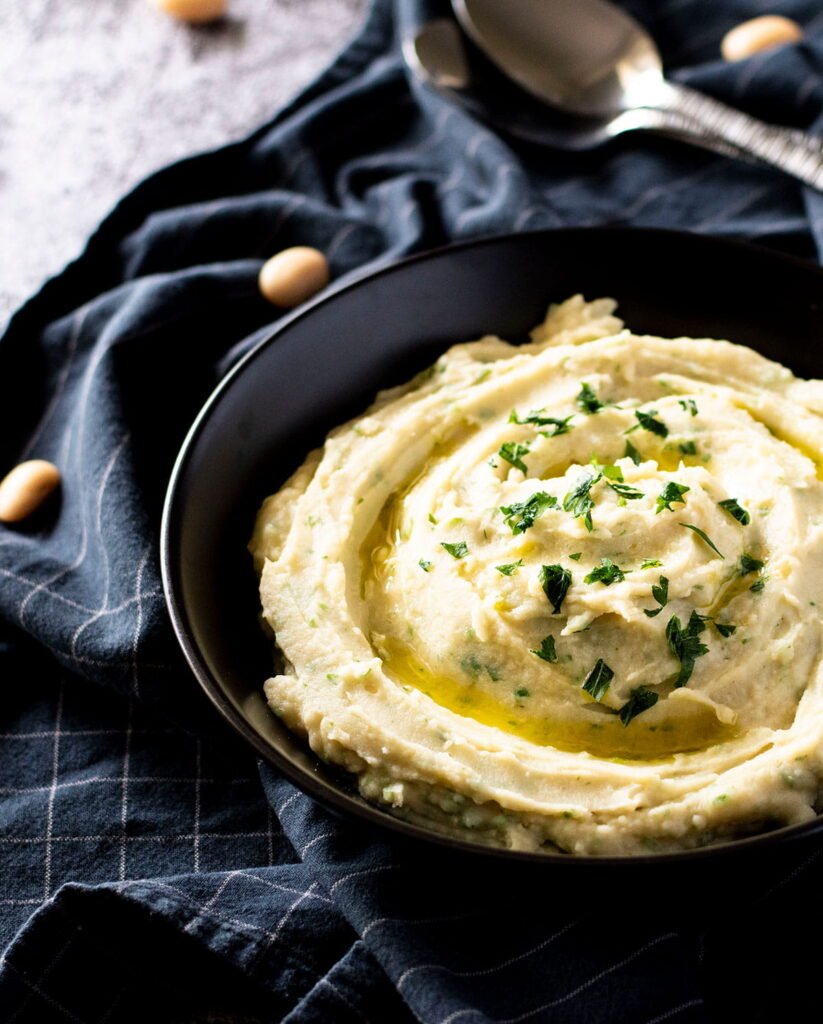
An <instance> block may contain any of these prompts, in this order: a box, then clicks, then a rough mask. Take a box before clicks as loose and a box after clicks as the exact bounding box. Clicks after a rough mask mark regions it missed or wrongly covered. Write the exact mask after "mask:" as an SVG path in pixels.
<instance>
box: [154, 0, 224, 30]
mask: <svg viewBox="0 0 823 1024" xmlns="http://www.w3.org/2000/svg"><path fill="white" fill-rule="evenodd" d="M151 3H152V4H153V5H154V6H155V7H157V8H158V10H161V11H163V13H164V14H168V15H171V17H172V18H177V20H178V21H188V22H190V23H191V24H202V23H204V22H207V21H217V19H218V18H222V17H223V16H224V15H225V13H226V8H227V7H228V0H151Z"/></svg>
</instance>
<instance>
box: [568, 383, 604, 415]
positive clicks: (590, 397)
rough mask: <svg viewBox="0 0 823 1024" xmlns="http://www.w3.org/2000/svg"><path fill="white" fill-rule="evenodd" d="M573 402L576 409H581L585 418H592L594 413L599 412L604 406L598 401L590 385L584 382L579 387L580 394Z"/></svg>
mask: <svg viewBox="0 0 823 1024" xmlns="http://www.w3.org/2000/svg"><path fill="white" fill-rule="evenodd" d="M575 402H576V403H577V407H578V409H581V410H582V411H583V412H584V413H586V415H587V416H593V415H594V414H595V413H596V412H600V410H601V409H602V408H603V406H604V405H605V403H604V402H601V401H600V400H599V399H598V397H597V395H596V394H595V393H594V390H593V389H592V387H591V385H590V384H586V383H585V382H584V383H583V384H581V385H580V394H579V395H578V396H577V398H575Z"/></svg>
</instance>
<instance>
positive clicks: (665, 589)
mask: <svg viewBox="0 0 823 1024" xmlns="http://www.w3.org/2000/svg"><path fill="white" fill-rule="evenodd" d="M652 597H653V598H654V599H655V601H657V603H658V604H659V605H660V607H659V608H653V609H652V610H651V611H648V610H647V609H646V608H644V609H643V614H644V615H647V616H648V617H649V618H650V619H653V618H654V617H655V615H659V614H660V613H661V612H662V611H663V609H664V608H665V607H666V605H667V604H668V603H669V581H668V580H667V579H666V577H665V576H661V577H660V578H659V582H658V583H655V584H654V585H653V586H652Z"/></svg>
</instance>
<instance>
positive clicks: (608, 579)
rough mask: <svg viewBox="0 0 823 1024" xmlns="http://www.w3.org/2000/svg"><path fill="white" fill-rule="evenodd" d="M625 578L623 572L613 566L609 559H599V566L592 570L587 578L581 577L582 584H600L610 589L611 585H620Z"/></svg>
mask: <svg viewBox="0 0 823 1024" xmlns="http://www.w3.org/2000/svg"><path fill="white" fill-rule="evenodd" d="M625 578H626V574H625V572H624V571H623V570H622V569H621V568H620V566H619V565H615V564H614V562H613V561H612V560H611V559H610V558H601V559H600V565H598V566H597V568H595V569H592V571H591V572H590V573H589V574H588V576H584V577H583V582H584V583H602V584H603V586H605V587H610V586H611V585H612V583H622V582H623V580H624V579H625Z"/></svg>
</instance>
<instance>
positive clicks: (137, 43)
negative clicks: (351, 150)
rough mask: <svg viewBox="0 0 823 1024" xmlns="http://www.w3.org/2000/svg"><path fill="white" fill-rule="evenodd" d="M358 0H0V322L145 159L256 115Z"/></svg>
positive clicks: (326, 47)
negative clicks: (184, 16)
mask: <svg viewBox="0 0 823 1024" xmlns="http://www.w3.org/2000/svg"><path fill="white" fill-rule="evenodd" d="M365 7H366V0H230V3H229V17H228V18H227V19H225V20H224V21H222V22H219V23H217V24H214V25H209V26H186V25H182V24H180V23H179V22H175V21H173V20H171V19H170V18H168V17H167V16H165V15H163V14H161V13H160V12H159V11H157V10H156V9H155V8H154V7H152V6H151V4H150V3H149V2H148V0H0V82H2V88H0V224H2V233H3V234H2V237H3V241H2V244H0V328H2V326H4V325H5V323H6V320H7V318H8V316H9V315H10V313H11V312H13V310H14V308H15V307H16V306H17V305H19V304H20V302H22V301H23V299H25V298H26V297H27V296H28V295H29V294H30V293H31V292H33V291H34V290H36V289H37V288H38V287H39V286H40V285H41V284H42V283H43V282H44V281H45V280H46V278H48V277H50V276H51V275H53V274H55V273H57V272H58V271H59V270H60V269H61V268H62V267H63V265H64V264H65V263H66V262H67V261H68V260H70V259H72V258H73V257H74V256H76V255H77V254H78V253H79V251H80V249H81V247H82V245H83V242H84V240H85V238H86V236H87V235H88V234H89V233H90V232H91V230H92V229H93V228H94V227H95V225H96V224H97V222H98V221H99V220H100V219H101V218H102V217H103V216H104V215H105V214H106V213H107V211H108V210H109V208H110V207H111V206H112V205H113V204H114V203H115V202H116V200H117V199H118V198H119V197H120V196H121V195H122V194H123V193H124V192H126V191H127V190H128V189H129V188H131V186H132V185H134V184H135V183H136V182H137V181H139V180H140V179H141V178H142V177H144V176H145V175H146V174H148V173H149V172H150V171H153V170H155V169H157V168H158V167H161V166H163V164H166V163H169V162H170V161H172V160H175V159H177V158H179V157H182V156H185V155H187V154H189V153H193V152H196V151H197V150H200V149H206V148H209V147H211V146H215V145H219V144H221V143H223V142H228V141H230V140H232V139H234V138H236V137H238V136H241V135H243V134H245V133H246V132H247V131H249V130H250V129H252V128H254V127H255V126H256V125H257V124H258V123H259V122H261V121H263V120H264V119H265V118H267V117H268V116H269V115H270V114H271V113H272V112H273V111H274V110H275V109H276V108H277V107H279V106H280V105H281V104H282V103H283V102H284V101H285V100H287V99H288V98H289V97H290V96H291V95H293V93H294V92H295V91H296V90H297V89H299V88H300V87H301V86H302V85H304V84H305V83H306V82H308V81H309V80H310V79H311V78H312V76H313V75H314V74H315V73H316V72H317V71H319V70H320V69H321V68H322V66H323V65H324V64H325V63H326V62H327V61H328V60H329V59H330V58H331V57H332V56H333V54H334V53H335V52H336V51H337V50H338V49H339V48H340V47H341V46H342V45H343V44H344V42H345V40H346V39H347V38H348V36H349V35H351V33H352V32H354V30H355V29H356V27H357V25H358V23H359V20H360V18H361V16H362V14H363V13H364V11H365Z"/></svg>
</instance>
